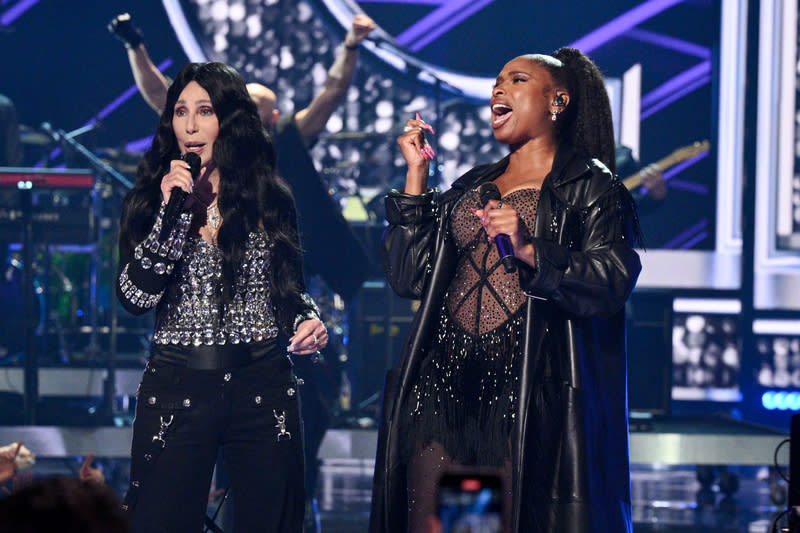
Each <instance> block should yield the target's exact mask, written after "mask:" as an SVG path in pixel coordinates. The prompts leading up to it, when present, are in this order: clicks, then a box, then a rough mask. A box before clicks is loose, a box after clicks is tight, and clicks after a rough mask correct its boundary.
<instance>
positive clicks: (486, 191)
mask: <svg viewBox="0 0 800 533" xmlns="http://www.w3.org/2000/svg"><path fill="white" fill-rule="evenodd" d="M478 194H479V195H480V198H481V204H483V205H486V202H488V201H489V200H499V199H500V189H498V188H497V185H495V184H494V183H493V182H491V181H487V182H486V183H484V184H483V185H481V187H480V189H478Z"/></svg>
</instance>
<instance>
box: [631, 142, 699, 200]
mask: <svg viewBox="0 0 800 533" xmlns="http://www.w3.org/2000/svg"><path fill="white" fill-rule="evenodd" d="M710 148H711V143H709V142H708V141H707V140H705V141H695V142H694V143H692V144H690V145H688V146H684V147H682V148H678V149H677V150H675V151H674V152H672V153H671V154H669V155H668V156H667V157H665V158H663V159H660V160H658V161H656V163H655V164H656V165H657V166H658V168H660V169H661V171H662V172H664V171H665V170H667V169H668V168H670V167H674V166H675V165H677V164H678V163H682V162H683V161H686V160H687V159H691V158H693V157H694V156H696V155H700V154H702V153H704V152H708V151H709V149H710ZM642 172H643V170H640V171H639V172H637V173H636V174H634V175H633V176H629V177H627V178H625V179H624V180H622V183H623V185H625V188H627V189H628V190H629V191H632V190H633V189H635V188H636V187H638V186H639V185H641V184H642Z"/></svg>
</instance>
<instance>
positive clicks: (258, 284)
mask: <svg viewBox="0 0 800 533" xmlns="http://www.w3.org/2000/svg"><path fill="white" fill-rule="evenodd" d="M163 214H164V205H163V203H162V206H161V209H160V211H159V213H158V215H157V216H156V221H155V224H154V226H153V229H152V231H151V232H150V234H149V235H148V236H147V237H146V238H145V240H144V241H142V242H141V243H139V244H138V245H137V246H136V247H135V248H134V250H133V253H132V256H131V254H130V253H127V254H126V253H125V251H124V250H122V249H121V250H120V272H119V276H118V287H117V294H118V296H119V298H120V301H121V302H122V304H123V306H124V307H125V308H126V309H127V310H129V311H130V312H132V313H134V314H142V313H144V312H146V311H148V310H150V309H152V308H154V307H156V308H157V310H156V323H155V328H154V332H153V342H154V343H156V344H162V345H166V344H171V345H182V346H200V345H206V346H211V345H224V344H228V343H231V344H238V343H249V342H261V341H264V340H268V339H273V338H275V337H277V336H278V332H279V325H278V323H277V322H276V319H275V312H274V308H273V303H272V300H271V297H270V276H269V271H270V265H271V255H272V254H271V249H272V241H271V240H270V238H269V236H268V235H267V234H266V232H264V231H258V232H252V233H250V235H249V236H248V240H247V243H246V247H245V257H244V261H243V263H242V265H241V268H240V269H239V271H238V275H237V277H236V283H235V287H234V291H233V297H232V299H231V301H230V302H229V303H227V304H222V303H221V293H222V253H221V252H220V250H219V249H218V248H217V247H216V246H214V245H213V244H210V243H208V242H206V241H205V240H203V239H202V238H200V237H199V236H197V235H188V230H189V228H190V226H191V221H192V214H191V212H188V213H183V214H181V216H180V219H179V220H178V222H177V224H176V225H175V227H174V228H173V229H172V230H171V231H169V233H168V234H167V235H166V236H164V238H163V239H161V240H159V234H160V233H161V224H162V218H163ZM302 300H303V303H304V307H303V308H301V309H299V310H298V314H297V317H296V319H295V322H294V327H295V328H296V327H297V325H298V324H299V322H300V321H302V320H305V319H308V318H318V317H319V311H318V309H317V307H316V305H315V304H314V302H313V300H312V299H311V297H310V296H309V295H308V294H303V295H302Z"/></svg>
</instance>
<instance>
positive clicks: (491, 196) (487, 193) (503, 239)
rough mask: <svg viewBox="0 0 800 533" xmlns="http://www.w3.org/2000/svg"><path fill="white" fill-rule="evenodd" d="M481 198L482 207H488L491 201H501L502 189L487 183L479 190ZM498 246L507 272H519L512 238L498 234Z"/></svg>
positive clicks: (495, 239) (496, 239)
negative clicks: (487, 204) (515, 261)
mask: <svg viewBox="0 0 800 533" xmlns="http://www.w3.org/2000/svg"><path fill="white" fill-rule="evenodd" d="M479 195H480V198H481V205H484V206H485V205H486V203H487V202H488V201H489V200H500V189H498V188H497V185H495V184H494V183H493V182H491V181H487V182H486V183H484V184H483V185H481V188H480V189H479ZM494 242H495V244H497V253H498V254H499V255H500V261H501V262H502V263H503V267H505V269H506V272H507V273H509V274H511V273H512V272H515V271H516V270H517V265H516V264H515V263H514V247H513V246H511V237H509V236H508V235H506V234H505V233H498V234H497V236H496V237H495V238H494Z"/></svg>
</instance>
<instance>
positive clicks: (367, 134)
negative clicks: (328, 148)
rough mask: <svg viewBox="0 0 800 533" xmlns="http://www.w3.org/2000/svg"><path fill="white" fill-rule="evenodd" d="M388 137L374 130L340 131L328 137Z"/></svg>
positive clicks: (350, 138)
mask: <svg viewBox="0 0 800 533" xmlns="http://www.w3.org/2000/svg"><path fill="white" fill-rule="evenodd" d="M384 137H386V134H385V133H375V132H374V131H372V132H369V131H340V132H339V133H334V134H333V135H331V136H329V137H328V139H332V140H334V141H344V140H360V139H380V138H384Z"/></svg>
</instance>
